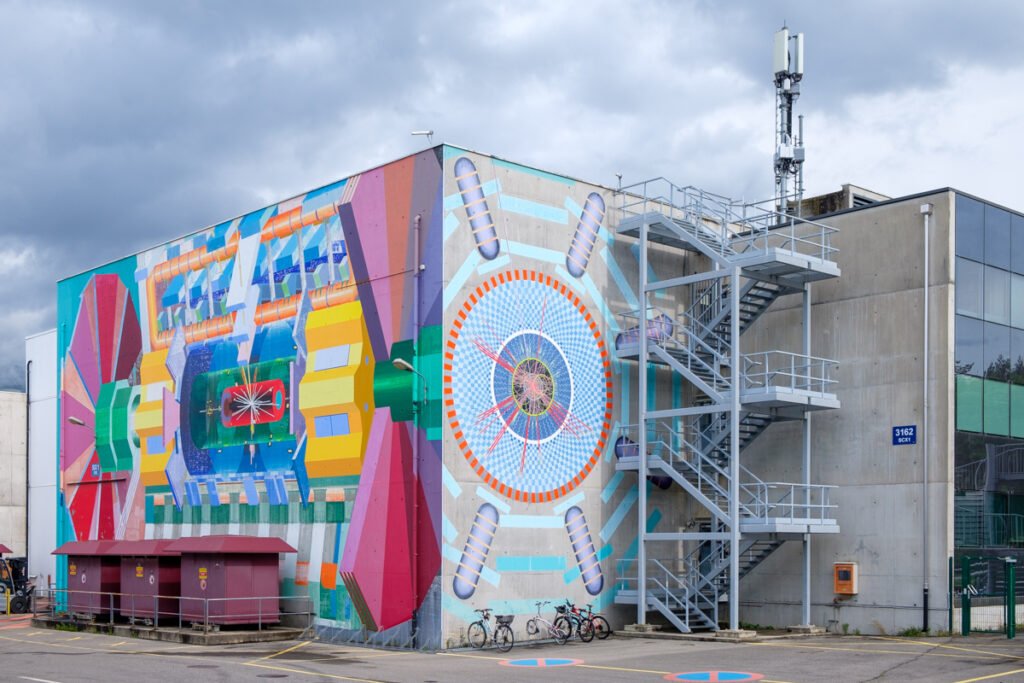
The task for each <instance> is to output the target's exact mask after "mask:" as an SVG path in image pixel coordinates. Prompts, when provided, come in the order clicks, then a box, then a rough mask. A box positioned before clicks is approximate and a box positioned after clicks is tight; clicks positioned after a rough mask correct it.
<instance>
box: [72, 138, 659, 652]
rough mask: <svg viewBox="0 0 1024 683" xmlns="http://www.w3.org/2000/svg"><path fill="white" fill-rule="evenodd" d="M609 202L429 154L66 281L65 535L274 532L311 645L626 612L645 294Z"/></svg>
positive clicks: (515, 171)
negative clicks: (628, 428) (635, 334)
mask: <svg viewBox="0 0 1024 683" xmlns="http://www.w3.org/2000/svg"><path fill="white" fill-rule="evenodd" d="M611 205H612V193H611V191H609V190H606V189H604V188H600V187H597V186H594V185H586V184H583V183H580V182H578V181H575V180H572V179H570V178H566V177H564V176H559V175H555V174H551V173H546V172H543V171H538V170H536V169H530V168H527V167H524V166H520V165H518V164H513V163H510V162H505V161H501V160H499V159H494V158H491V157H486V156H482V155H478V154H474V153H470V152H468V151H465V150H460V149H457V148H454V147H450V146H447V145H442V146H439V147H437V148H435V149H432V150H428V151H425V152H422V153H420V154H417V155H414V156H410V157H407V158H405V159H401V160H399V161H396V162H394V163H391V164H388V165H385V166H382V167H380V168H377V169H374V170H371V171H368V172H366V173H362V174H360V175H357V176H353V177H351V178H347V179H345V180H343V181H340V182H337V183H333V184H331V185H328V186H325V187H322V188H320V189H318V190H314V191H312V192H309V193H306V194H304V195H301V196H299V197H294V198H292V199H289V200H287V201H284V202H281V203H279V204H275V205H273V206H269V207H267V208H265V209H261V210H259V211H255V212H252V213H249V214H246V215H244V216H241V217H239V218H236V219H234V220H230V221H226V222H224V223H221V224H218V225H216V226H214V227H212V228H209V229H206V230H203V231H200V232H197V233H194V234H192V235H190V236H188V237H185V238H183V239H180V240H177V241H175V242H171V243H169V244H165V245H162V246H160V247H157V248H154V249H151V250H148V251H145V252H142V253H140V254H137V255H135V256H132V257H130V258H127V259H124V260H121V261H118V262H115V263H113V264H109V265H108V266H104V267H102V268H98V269H96V270H94V271H90V272H87V273H83V274H82V275H79V276H76V277H73V278H69V279H67V280H63V281H61V282H60V283H59V284H58V296H59V303H58V309H59V310H58V318H59V331H58V333H59V337H60V342H59V343H60V359H61V386H60V406H61V407H60V410H61V414H60V421H61V430H60V431H61V434H60V438H61V447H60V472H61V478H62V481H61V491H62V499H61V503H60V505H61V507H60V513H61V514H60V518H61V529H60V531H59V535H60V538H61V540H71V539H97V538H176V537H180V536H199V535H205V534H214V533H241V534H254V535H261V536H279V537H281V538H283V539H285V540H286V541H288V542H289V543H290V544H291V545H293V546H294V547H296V548H298V553H297V554H295V555H289V556H285V557H284V558H283V559H282V568H283V576H284V582H283V586H282V590H283V592H284V594H285V595H308V596H310V597H311V598H312V599H313V600H314V603H315V609H316V614H317V622H316V623H317V626H318V627H319V628H320V629H321V633H322V634H325V637H326V636H329V634H330V633H335V634H342V636H340V637H344V638H346V639H366V640H370V641H376V642H388V643H392V644H406V645H414V646H416V647H450V646H457V645H459V644H460V643H461V642H462V638H464V634H465V628H466V626H468V624H469V623H470V622H472V621H475V620H476V618H477V614H476V613H475V612H474V610H475V609H478V608H483V607H490V608H492V609H494V610H495V611H496V612H498V613H509V614H527V613H531V614H532V613H534V612H535V611H536V603H537V601H539V600H552V601H560V600H561V599H564V598H570V599H572V600H574V601H576V602H578V603H580V604H585V603H588V602H591V603H594V605H595V608H596V609H598V610H606V611H608V610H614V609H615V605H614V600H615V594H616V591H617V589H618V586H617V582H616V581H615V578H614V577H615V564H616V563H617V562H621V561H625V562H629V561H630V560H631V558H632V557H635V555H636V524H635V521H632V522H631V521H628V519H629V517H630V516H631V515H635V506H636V503H637V499H638V487H637V483H636V481H635V478H633V479H632V480H631V479H630V478H629V477H627V476H625V475H624V474H623V473H622V472H618V471H616V467H615V461H616V453H615V451H616V448H615V443H616V442H617V441H618V442H621V439H622V437H621V434H622V431H621V429H620V427H621V426H622V425H624V424H626V421H627V419H628V416H627V414H626V412H625V411H626V407H625V406H626V404H627V402H628V399H627V398H624V397H628V396H629V395H630V391H631V387H632V388H633V390H634V391H635V387H636V386H637V384H636V376H635V373H636V371H635V368H634V370H633V371H632V372H633V376H632V377H631V375H630V372H631V371H630V370H629V369H628V366H627V365H624V364H621V363H620V362H619V361H618V359H617V358H616V357H615V351H614V344H612V343H611V342H610V340H614V339H616V338H617V337H618V336H619V335H620V334H623V333H627V334H628V331H623V330H622V329H620V327H619V325H618V323H617V321H616V316H615V314H614V313H615V312H623V311H627V310H633V309H635V308H636V307H637V304H636V301H637V299H636V296H635V294H634V293H633V292H632V291H631V289H630V286H629V284H628V282H631V281H633V278H634V277H635V275H634V274H635V268H636V259H635V257H634V255H633V253H632V251H631V249H630V247H629V246H628V245H626V244H616V242H615V238H614V230H613V229H611V228H610V226H609V225H608V224H609V222H610V217H609V209H608V208H607V207H609V206H611ZM652 385H653V383H652ZM673 400H676V399H673ZM620 450H621V447H620ZM648 486H649V485H648ZM648 513H649V517H648V521H647V523H648V528H649V529H650V530H652V531H653V530H654V529H655V527H657V526H658V524H659V522H660V521H661V518H662V513H661V512H660V511H659V510H658V508H657V506H656V502H652V503H651V504H650V505H649V507H648ZM633 519H634V520H635V517H633ZM673 523H674V521H673ZM520 621H523V622H524V623H525V620H520ZM520 628H521V625H520ZM414 631H415V632H416V634H417V635H416V638H415V640H413V639H412V638H411V634H412V633H413V632H414Z"/></svg>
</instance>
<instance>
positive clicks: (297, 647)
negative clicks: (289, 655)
mask: <svg viewBox="0 0 1024 683" xmlns="http://www.w3.org/2000/svg"><path fill="white" fill-rule="evenodd" d="M310 642H311V641H308V640H305V641H303V642H301V643H298V644H296V645H292V646H291V647H286V648H285V649H283V650H281V651H280V652H274V653H273V654H269V655H267V656H266V657H259V658H257V659H254V660H253V661H254V662H261V661H263V660H264V659H273V658H274V657H276V656H278V655H283V654H284V653H285V652H291V651H292V650H298V649H299V648H300V647H306V646H307V645H309V643H310Z"/></svg>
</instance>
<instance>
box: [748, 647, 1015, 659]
mask: <svg viewBox="0 0 1024 683" xmlns="http://www.w3.org/2000/svg"><path fill="white" fill-rule="evenodd" d="M749 645H760V646H762V647H788V648H806V649H808V650H835V651H839V652H859V653H860V654H882V655H920V656H923V657H959V655H956V654H953V653H945V652H917V651H913V650H876V649H874V648H858V647H826V646H824V645H787V644H785V643H749ZM973 654H976V655H985V656H987V657H989V658H991V659H1004V658H1006V657H1007V655H1001V654H995V653H992V652H981V651H978V652H975V653H973ZM1014 659H1019V657H1014Z"/></svg>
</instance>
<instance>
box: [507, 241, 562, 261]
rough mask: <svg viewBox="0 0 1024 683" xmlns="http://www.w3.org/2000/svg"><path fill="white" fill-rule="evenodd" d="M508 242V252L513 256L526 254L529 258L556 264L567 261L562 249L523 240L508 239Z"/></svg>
mask: <svg viewBox="0 0 1024 683" xmlns="http://www.w3.org/2000/svg"><path fill="white" fill-rule="evenodd" d="M506 244H507V245H508V252H509V253H510V254H512V255H513V256H526V257H527V258H532V259H537V260H538V261H546V262H548V263H555V264H558V263H564V262H565V252H562V251H555V250H554V249H545V248H543V247H535V246H533V245H532V244H523V243H522V242H513V241H512V240H508V241H507V242H506Z"/></svg>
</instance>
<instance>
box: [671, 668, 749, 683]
mask: <svg viewBox="0 0 1024 683" xmlns="http://www.w3.org/2000/svg"><path fill="white" fill-rule="evenodd" d="M762 678H764V674H753V673H750V672H749V671H688V672H685V673H679V674H669V675H668V676H665V680H666V681H729V682H730V683H744V681H759V680H761V679H762Z"/></svg>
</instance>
